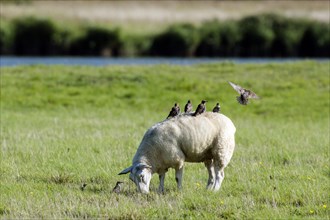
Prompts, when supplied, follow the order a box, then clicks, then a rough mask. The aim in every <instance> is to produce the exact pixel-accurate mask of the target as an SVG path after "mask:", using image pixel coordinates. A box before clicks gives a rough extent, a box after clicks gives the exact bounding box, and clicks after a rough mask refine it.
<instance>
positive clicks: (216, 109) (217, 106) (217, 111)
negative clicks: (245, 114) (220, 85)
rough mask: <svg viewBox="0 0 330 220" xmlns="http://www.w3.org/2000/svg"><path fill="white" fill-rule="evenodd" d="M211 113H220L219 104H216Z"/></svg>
mask: <svg viewBox="0 0 330 220" xmlns="http://www.w3.org/2000/svg"><path fill="white" fill-rule="evenodd" d="M212 112H216V113H219V112H220V104H219V102H218V103H217V104H216V106H215V107H214V108H213V110H212Z"/></svg>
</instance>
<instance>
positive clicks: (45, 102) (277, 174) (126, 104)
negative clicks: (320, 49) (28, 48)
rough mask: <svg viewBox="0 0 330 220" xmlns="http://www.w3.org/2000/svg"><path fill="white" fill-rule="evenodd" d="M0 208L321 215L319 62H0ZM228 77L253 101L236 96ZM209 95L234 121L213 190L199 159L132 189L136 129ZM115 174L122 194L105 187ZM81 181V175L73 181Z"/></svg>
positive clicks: (44, 214) (324, 114) (41, 212)
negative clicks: (177, 174)
mask: <svg viewBox="0 0 330 220" xmlns="http://www.w3.org/2000/svg"><path fill="white" fill-rule="evenodd" d="M0 73H1V138H0V140H1V158H0V159H1V166H0V181H1V188H0V195H1V197H0V198H1V203H0V215H1V218H4V219H7V218H10V219H13V218H15V219H17V218H21V219H22V218H46V219H59V218H98V217H100V218H111V219H113V218H121V219H159V218H167V219H185V218H188V219H190V218H192V219H201V218H202V219H214V218H216V219H219V218H223V219H265V218H267V219H329V206H330V201H329V192H330V187H329V186H330V184H329V178H330V169H329V138H330V137H329V132H330V131H329V120H330V119H329V105H330V104H329V100H330V97H329V62H323V63H317V62H310V61H305V62H295V63H284V64H258V65H255V64H244V65H243V64H240V65H236V64H232V63H219V64H203V65H194V66H168V65H156V66H130V67H128V66H109V67H83V66H80V67H64V66H22V67H10V68H1V69H0ZM227 81H232V82H235V83H238V84H240V85H242V86H246V87H247V88H251V89H252V90H253V91H254V92H256V93H257V94H258V95H259V96H261V97H262V99H261V100H252V101H251V104H250V105H248V106H241V105H239V104H237V102H236V100H235V97H236V93H235V91H234V90H233V89H232V88H231V87H230V86H229V84H228V83H227ZM204 98H205V99H207V100H208V101H209V102H208V103H207V108H208V110H210V109H212V108H213V106H214V105H215V103H216V102H217V101H219V102H220V104H221V106H222V112H223V113H224V114H225V115H227V116H229V117H230V118H231V119H232V120H233V122H234V124H235V125H236V128H237V133H236V150H235V153H234V156H233V158H232V160H231V163H230V165H229V166H228V167H227V168H226V170H225V172H226V178H225V180H224V182H223V184H222V188H221V189H220V191H219V192H217V193H213V192H208V191H206V190H205V185H206V181H207V171H206V168H205V167H204V165H203V164H191V163H186V166H185V172H184V180H183V191H182V192H178V191H177V190H176V186H175V185H176V184H175V180H174V172H173V170H170V171H169V173H168V175H167V178H166V181H165V189H166V192H165V194H164V195H158V194H157V192H156V189H157V187H158V177H157V176H154V177H153V179H152V182H151V193H150V194H149V195H140V194H138V193H136V192H135V186H134V185H133V183H132V182H130V181H129V180H128V176H117V174H118V173H119V172H120V171H121V170H122V169H123V168H126V167H127V166H129V165H130V164H131V160H132V158H133V156H134V153H135V151H136V149H137V147H138V144H139V142H140V141H141V139H142V136H143V134H144V132H145V131H146V130H147V129H148V128H149V127H150V126H151V125H153V124H154V123H156V122H158V121H161V120H163V119H164V118H165V117H166V116H167V114H168V111H169V110H170V108H171V107H172V105H173V104H174V102H179V103H180V105H181V107H182V108H183V106H184V104H185V103H186V101H187V100H188V99H191V100H192V102H193V104H194V106H195V107H196V106H197V104H198V103H199V102H200V100H201V99H204ZM119 180H122V181H125V185H124V190H123V193H122V194H119V195H114V194H112V193H111V190H112V188H113V187H114V185H115V183H116V181H119ZM82 183H87V186H86V189H85V190H84V191H81V190H80V186H81V184H82Z"/></svg>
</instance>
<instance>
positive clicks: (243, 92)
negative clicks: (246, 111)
mask: <svg viewBox="0 0 330 220" xmlns="http://www.w3.org/2000/svg"><path fill="white" fill-rule="evenodd" d="M228 83H229V84H230V85H231V86H232V87H233V88H234V89H235V90H236V91H237V92H238V93H239V94H240V96H237V97H236V99H237V101H238V102H239V103H240V104H242V105H247V104H248V102H249V98H251V99H259V97H258V96H257V95H256V94H255V93H254V92H252V91H251V90H248V89H244V88H243V87H241V86H239V85H236V84H234V83H232V82H228Z"/></svg>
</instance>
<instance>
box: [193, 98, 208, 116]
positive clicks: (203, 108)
mask: <svg viewBox="0 0 330 220" xmlns="http://www.w3.org/2000/svg"><path fill="white" fill-rule="evenodd" d="M206 102H207V101H206V100H202V102H201V103H200V104H199V105H198V106H197V109H196V111H195V113H194V114H193V116H197V115H200V114H202V113H204V112H205V111H206V106H205V103H206Z"/></svg>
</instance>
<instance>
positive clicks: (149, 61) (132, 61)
mask: <svg viewBox="0 0 330 220" xmlns="http://www.w3.org/2000/svg"><path fill="white" fill-rule="evenodd" d="M302 60H304V59H299V58H284V59H280V58H150V57H147V58H145V57H144V58H105V57H6V56H0V67H4V66H19V65H36V64H42V65H67V66H71V65H87V66H107V65H155V64H170V65H192V64H199V63H217V62H233V63H283V62H295V61H302ZM312 60H315V61H319V62H324V61H329V59H327V58H325V59H312Z"/></svg>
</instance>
